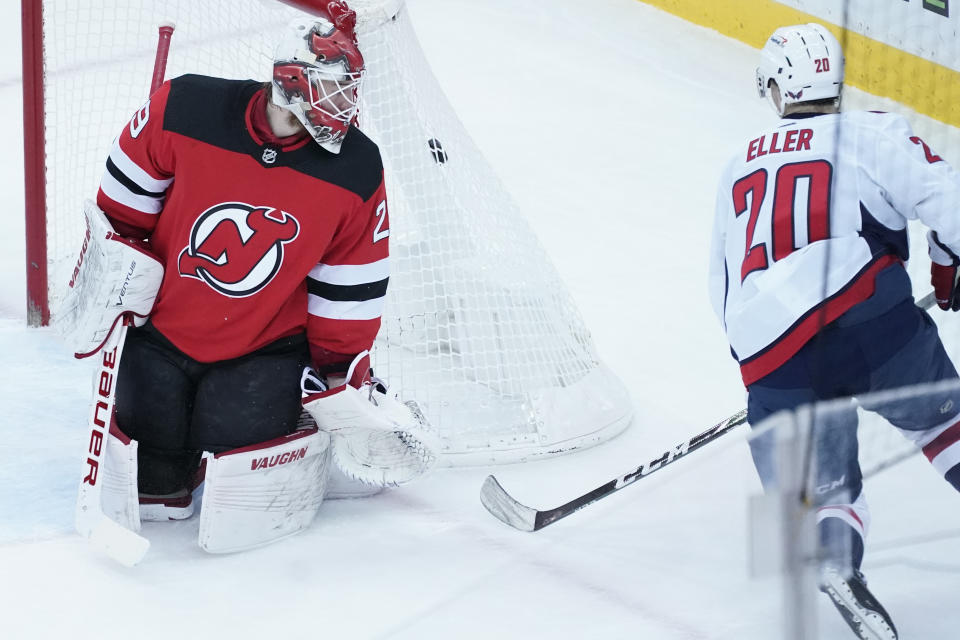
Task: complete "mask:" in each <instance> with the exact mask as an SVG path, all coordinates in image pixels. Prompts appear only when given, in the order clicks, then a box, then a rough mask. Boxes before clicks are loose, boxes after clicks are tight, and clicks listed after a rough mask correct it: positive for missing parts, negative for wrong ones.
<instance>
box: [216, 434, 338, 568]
mask: <svg viewBox="0 0 960 640" xmlns="http://www.w3.org/2000/svg"><path fill="white" fill-rule="evenodd" d="M206 462H207V469H206V477H205V481H204V482H205V485H204V491H203V504H202V506H201V509H200V538H199V543H200V547H201V548H202V549H203V550H204V551H208V552H210V553H229V552H232V551H242V550H244V549H250V548H252V547H258V546H261V545H264V544H267V543H270V542H274V541H276V540H279V539H281V538H285V537H287V536H291V535H293V534H295V533H298V532H299V531H302V530H303V529H305V528H306V527H308V526H309V525H310V523H311V522H312V521H313V518H314V516H315V515H316V513H317V509H319V508H320V503H321V502H323V498H324V493H325V491H326V486H327V473H328V471H329V465H330V436H329V435H328V434H326V433H324V432H323V431H319V430H318V429H316V428H313V429H304V430H300V431H296V432H294V433H292V434H290V435H287V436H282V437H280V438H275V439H273V440H270V441H268V442H264V443H261V444H258V445H252V446H249V447H243V448H240V449H233V450H231V451H225V452H223V453H218V454H216V455H213V454H206Z"/></svg>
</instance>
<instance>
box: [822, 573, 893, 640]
mask: <svg viewBox="0 0 960 640" xmlns="http://www.w3.org/2000/svg"><path fill="white" fill-rule="evenodd" d="M820 590H821V591H823V592H824V593H825V594H827V595H828V596H829V597H830V600H832V601H833V604H834V606H836V607H837V611H839V612H840V615H842V616H843V619H844V620H846V622H847V624H848V625H850V628H851V629H853V632H854V633H855V634H857V637H858V638H862V639H863V640H897V638H898V636H897V628H896V627H895V626H894V625H893V620H892V619H891V618H890V614H888V613H887V611H886V609H884V608H883V606H882V605H881V604H880V603H879V602H878V601H877V599H876V598H875V597H874V596H873V594H872V593H870V590H869V589H867V581H866V580H865V579H864V577H863V574H862V573H860V572H859V571H857V570H856V569H854V571H853V574H852V575H851V576H849V577H845V576H844V575H843V574H841V573H840V572H839V571H837V570H836V569H833V568H827V569H824V570H823V573H822V574H821V577H820Z"/></svg>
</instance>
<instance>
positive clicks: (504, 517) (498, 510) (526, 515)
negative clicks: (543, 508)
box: [480, 476, 537, 531]
mask: <svg viewBox="0 0 960 640" xmlns="http://www.w3.org/2000/svg"><path fill="white" fill-rule="evenodd" d="M480 502H482V503H483V506H484V507H486V508H487V511H489V512H490V513H491V514H492V515H493V517H494V518H496V519H497V520H499V521H500V522H503V523H505V524H508V525H510V526H511V527H513V528H514V529H519V530H520V531H536V522H537V511H536V509H531V508H530V507H528V506H526V505H523V504H520V503H519V502H517V501H516V500H514V499H513V498H511V497H510V494H508V493H507V492H506V491H504V490H503V487H501V486H500V483H499V482H497V479H496V478H494V477H493V476H487V479H486V480H484V481H483V486H482V487H480Z"/></svg>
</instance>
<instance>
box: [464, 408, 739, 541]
mask: <svg viewBox="0 0 960 640" xmlns="http://www.w3.org/2000/svg"><path fill="white" fill-rule="evenodd" d="M746 421H747V410H746V409H741V410H740V411H738V412H736V413H735V414H733V415H732V416H730V417H729V418H727V419H726V420H723V421H721V422H718V423H717V424H715V425H713V426H712V427H710V428H709V429H707V430H706V431H704V432H703V433H701V434H698V435H695V436H693V437H692V438H690V439H689V440H685V441H684V442H681V443H680V444H678V445H677V446H675V447H673V448H672V449H669V450H668V451H664V452H663V455H661V456H659V457H657V458H654V459H653V460H651V461H650V462H647V463H646V464H642V465H640V466H639V467H637V468H636V469H633V470H631V471H629V472H627V473H625V474H623V475H622V476H619V477H617V478H614V479H613V480H610V481H609V482H607V483H605V484H603V485H600V486H599V487H597V488H596V489H594V490H593V491H590V492H588V493H585V494H584V495H582V496H580V497H578V498H574V499H573V500H571V501H570V502H568V503H566V504H564V505H561V506H559V507H556V508H554V509H546V510H544V511H538V510H537V509H533V508H531V507H528V506H526V505H524V504H521V503H519V502H517V501H516V500H514V499H513V498H512V497H511V496H510V494H508V493H507V492H506V491H504V489H503V487H501V486H500V483H499V482H497V479H496V478H495V477H493V476H487V479H486V480H484V482H483V487H481V489H480V502H482V503H483V506H485V507H486V508H487V511H489V512H490V513H492V514H493V516H494V517H495V518H497V519H498V520H500V521H501V522H505V523H506V524H508V525H510V526H511V527H513V528H515V529H520V530H521V531H539V530H540V529H543V528H544V527H546V526H547V525H550V524H553V523H554V522H556V521H557V520H560V519H561V518H566V517H567V516H568V515H570V514H571V513H574V512H575V511H579V510H580V509H583V508H584V507H586V506H587V505H589V504H593V503H594V502H596V501H597V500H600V499H601V498H605V497H606V496H608V495H610V494H611V493H613V492H614V491H619V490H620V489H623V488H624V487H626V486H627V485H630V484H633V483H634V482H636V481H637V480H639V479H640V478H644V477H646V476H648V475H650V474H651V473H653V472H654V471H657V470H658V469H662V468H664V467H665V466H667V465H668V464H670V463H671V462H674V461H676V460H678V459H680V458H682V457H683V456H685V455H687V454H688V453H690V452H691V451H696V450H697V449H699V448H700V447H702V446H704V445H706V444H709V443H711V442H713V441H714V440H717V439H718V438H720V436H723V435H725V434H727V433H730V431H732V430H733V429H734V427H737V426H739V425H741V424H744V423H745V422H746Z"/></svg>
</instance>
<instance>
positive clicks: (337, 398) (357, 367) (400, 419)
mask: <svg viewBox="0 0 960 640" xmlns="http://www.w3.org/2000/svg"><path fill="white" fill-rule="evenodd" d="M389 236H390V220H389V218H388V217H387V200H386V195H385V191H384V187H383V180H382V176H381V181H380V185H379V188H378V189H377V190H376V192H375V193H374V194H373V196H371V197H370V198H368V199H367V200H366V201H364V202H363V203H362V204H361V205H360V206H359V207H358V208H357V209H356V210H355V211H354V212H353V213H352V215H351V217H350V218H349V220H348V221H347V223H346V224H345V225H343V226H342V227H341V230H340V235H339V236H338V237H336V238H334V242H333V243H332V244H331V246H330V249H329V250H328V251H327V253H326V255H325V256H324V259H323V261H322V262H321V263H320V264H319V265H317V267H316V268H315V269H313V271H311V272H310V277H309V279H308V282H307V288H308V293H309V314H310V315H309V318H308V321H307V338H308V340H309V342H310V349H311V355H312V356H313V359H314V361H315V364H316V365H317V366H318V367H319V368H321V369H325V370H326V372H327V374H326V376H325V377H324V376H319V377H318V376H314V375H313V373H312V372H311V371H305V372H304V377H303V381H302V384H303V392H304V399H303V406H304V408H305V409H306V410H307V411H308V412H309V413H310V415H311V416H313V419H314V420H315V421H316V423H317V426H319V427H320V429H322V430H324V431H326V432H328V433H330V434H331V436H332V446H333V459H334V461H335V462H336V464H337V466H338V467H339V468H340V470H342V471H343V472H344V473H345V474H346V475H347V476H348V477H350V478H354V479H356V480H360V481H361V482H363V483H366V484H370V485H374V486H386V485H396V484H402V483H404V482H408V481H410V480H413V479H414V478H417V477H419V476H420V475H422V474H423V473H425V472H426V471H427V470H428V469H429V468H430V467H431V466H432V465H433V463H434V461H435V460H436V452H437V451H438V449H439V441H438V439H437V437H436V434H435V433H434V432H433V430H432V429H431V427H430V425H429V423H428V422H427V421H426V419H425V418H424V416H423V414H422V413H421V412H420V410H419V408H417V406H416V404H415V403H412V402H407V403H403V402H401V401H400V400H399V398H397V397H396V396H395V395H394V394H392V393H388V392H387V388H386V384H385V383H384V382H383V381H381V380H377V379H376V378H373V377H372V370H371V368H370V355H369V353H368V349H370V348H371V347H372V346H373V340H374V338H376V336H377V331H379V329H380V316H381V314H382V313H383V306H384V302H385V300H386V294H387V282H388V281H389V268H388V260H389ZM345 354H355V355H353V356H351V357H350V358H349V359H348V360H346V361H345V362H344V361H343V360H340V357H342V356H343V355H345ZM344 364H345V365H346V366H343V365H344ZM341 367H342V369H341ZM337 369H341V370H342V372H343V376H342V377H341V375H338V374H339V373H340V372H339V371H337Z"/></svg>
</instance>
